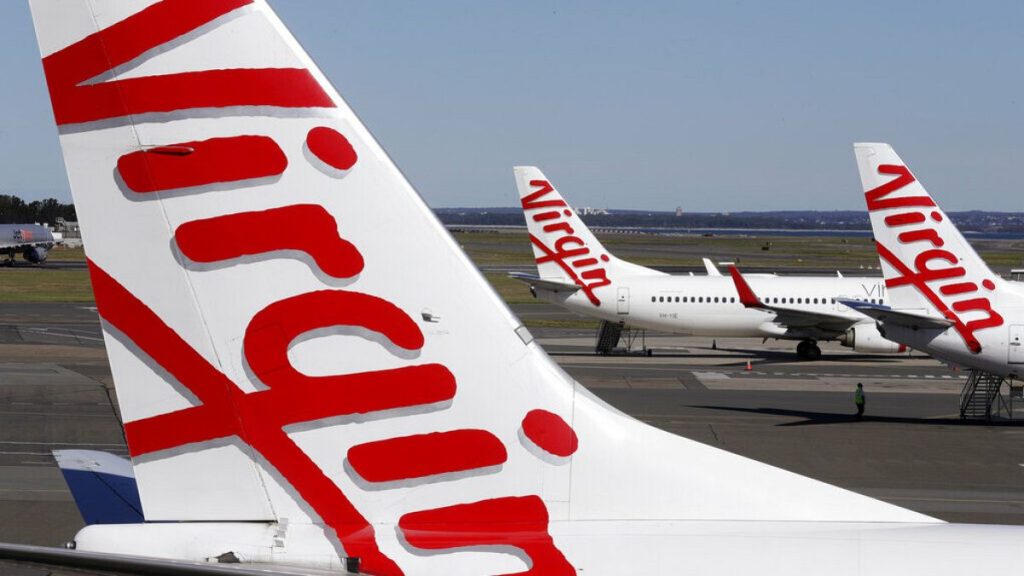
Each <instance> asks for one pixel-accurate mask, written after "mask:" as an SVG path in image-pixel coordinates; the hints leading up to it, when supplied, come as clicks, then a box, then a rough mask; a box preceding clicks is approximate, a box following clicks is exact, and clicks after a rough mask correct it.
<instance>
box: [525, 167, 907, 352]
mask: <svg viewBox="0 0 1024 576" xmlns="http://www.w3.org/2000/svg"><path fill="white" fill-rule="evenodd" d="M514 172H515V177H516V185H517V187H518V188H519V196H520V201H521V202H522V206H523V213H524V215H525V217H526V227H527V229H528V231H529V234H530V242H531V243H532V244H533V253H534V256H535V257H536V261H537V272H538V275H531V274H522V273H512V274H511V276H512V277H514V278H517V279H519V280H522V281H523V282H526V283H528V284H530V286H531V288H532V291H533V294H534V295H535V296H537V297H539V298H542V299H544V300H547V301H549V302H553V303H555V304H558V305H560V306H563V307H565V308H566V309H568V310H571V311H573V312H576V313H578V314H582V315H584V316H591V317H595V318H600V319H601V320H604V321H606V322H610V323H613V324H612V326H611V327H610V328H609V327H608V325H605V328H604V329H605V330H608V329H612V330H614V329H616V328H617V327H618V326H617V325H628V326H632V327H634V328H646V329H652V330H663V331H666V332H674V333H678V334H688V335H695V336H713V337H726V336H733V337H756V338H777V339H783V340H798V341H799V342H800V343H799V344H798V345H797V348H796V351H797V355H798V356H800V357H801V358H806V359H810V360H816V359H818V358H820V357H821V349H820V348H818V344H817V342H818V341H819V340H838V341H839V342H840V343H841V344H842V345H843V346H847V347H850V348H853V349H854V350H856V351H857V352H878V353H896V352H901V351H903V350H904V349H905V347H903V346H901V345H900V344H897V343H895V342H892V341H890V340H886V339H885V338H883V337H882V336H881V335H880V334H879V333H878V329H877V327H876V325H875V322H874V321H873V320H871V319H869V318H866V317H865V316H864V315H863V314H860V313H858V312H856V311H854V310H851V309H850V308H849V307H847V306H845V305H843V304H840V303H838V301H837V300H838V299H839V298H851V299H855V300H862V301H865V302H873V303H877V304H884V303H885V298H886V295H885V286H884V285H883V283H882V279H881V278H857V277H849V278H844V277H842V276H841V275H838V274H837V275H836V276H785V277H783V276H775V275H753V276H750V277H744V276H742V275H741V274H740V272H739V270H738V269H737V268H736V267H735V266H731V267H730V276H729V277H725V276H722V275H721V274H720V273H719V272H718V270H717V268H715V267H714V265H713V264H711V263H710V261H708V260H707V259H705V261H704V265H705V267H706V268H707V270H708V275H707V276H673V275H669V274H665V273H663V272H659V271H657V270H653V269H651V268H645V267H643V266H638V265H636V264H632V263H630V262H626V261H624V260H620V259H619V258H616V257H615V255H613V254H612V253H611V252H609V251H608V250H607V249H606V248H605V247H604V246H602V245H601V243H600V242H599V241H598V240H597V238H595V237H594V235H593V233H591V231H590V229H588V228H587V225H586V224H584V223H583V220H581V219H580V218H579V216H578V215H577V214H576V213H575V211H574V210H573V209H572V208H571V207H570V206H569V204H568V203H567V202H566V201H565V199H563V198H562V196H561V195H560V194H559V193H558V191H557V190H555V188H554V186H552V184H551V182H550V181H549V180H548V179H547V178H546V177H545V176H544V174H543V173H541V171H540V170H539V169H538V168H536V167H533V166H519V167H516V168H515V170H514Z"/></svg>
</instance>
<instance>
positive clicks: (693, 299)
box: [651, 296, 885, 304]
mask: <svg viewBox="0 0 1024 576" xmlns="http://www.w3.org/2000/svg"><path fill="white" fill-rule="evenodd" d="M673 299H674V300H673ZM854 300H859V301H861V302H870V303H872V304H885V299H884V298H854ZM673 301H675V302H676V303H680V302H681V303H683V304H720V303H721V304H734V303H735V302H736V297H735V296H730V297H729V298H726V297H725V296H722V297H718V296H715V297H714V298H712V297H711V296H651V302H669V303H671V302H673ZM764 302H765V304H835V303H836V299H835V298H787V297H783V298H778V297H774V296H773V297H771V298H765V299H764Z"/></svg>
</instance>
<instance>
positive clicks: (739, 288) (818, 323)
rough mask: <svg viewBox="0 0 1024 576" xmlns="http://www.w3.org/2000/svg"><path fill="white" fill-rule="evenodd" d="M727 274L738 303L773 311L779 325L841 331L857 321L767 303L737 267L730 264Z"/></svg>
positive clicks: (847, 317)
mask: <svg viewBox="0 0 1024 576" xmlns="http://www.w3.org/2000/svg"><path fill="white" fill-rule="evenodd" d="M729 274H730V275H732V280H733V283H734V284H735V285H736V292H738V293H739V296H740V303H742V304H743V306H745V307H747V308H755V309H757V310H764V311H765V312H773V313H774V314H775V323H776V324H779V325H781V326H785V327H787V328H818V329H822V330H830V331H837V332H842V331H844V330H846V329H847V328H849V327H850V326H853V325H854V324H856V323H857V322H858V320H857V319H855V318H850V317H849V316H843V315H841V314H829V313H827V312H815V311H812V310H802V309H799V308H789V307H786V306H775V305H772V304H767V303H765V302H763V301H762V300H761V299H760V298H758V296H757V294H755V293H754V290H753V289H752V288H751V287H750V284H748V283H747V280H746V279H745V278H744V277H743V274H741V273H740V270H739V268H737V267H736V266H734V265H730V266H729Z"/></svg>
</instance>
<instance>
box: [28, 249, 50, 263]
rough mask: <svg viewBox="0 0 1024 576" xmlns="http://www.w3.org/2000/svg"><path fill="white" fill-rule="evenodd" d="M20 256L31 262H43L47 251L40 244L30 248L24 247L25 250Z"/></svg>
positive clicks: (47, 254)
mask: <svg viewBox="0 0 1024 576" xmlns="http://www.w3.org/2000/svg"><path fill="white" fill-rule="evenodd" d="M22 256H24V257H25V260H28V261H29V262H31V263H33V264H42V263H43V262H46V257H47V256H49V253H48V252H47V251H46V248H43V247H42V246H32V247H30V248H25V252H23V253H22Z"/></svg>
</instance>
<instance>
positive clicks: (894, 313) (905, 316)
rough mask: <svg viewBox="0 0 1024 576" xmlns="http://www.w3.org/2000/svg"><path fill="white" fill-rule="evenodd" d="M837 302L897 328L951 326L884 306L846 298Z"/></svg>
mask: <svg viewBox="0 0 1024 576" xmlns="http://www.w3.org/2000/svg"><path fill="white" fill-rule="evenodd" d="M839 302H841V303H842V304H845V305H846V306H849V307H850V308H853V309H854V310H856V311H858V312H860V313H861V314H864V315H865V316H868V317H870V318H874V319H875V320H878V321H879V322H884V323H886V324H896V325H899V326H905V327H907V328H918V329H920V328H941V329H945V328H949V327H950V326H952V325H953V322H952V321H951V320H947V319H945V318H937V317H935V316H928V315H926V314H916V313H914V312H907V311H903V310H893V309H892V308H890V307H889V306H886V305H884V304H872V303H871V302H863V301H861V300H851V299H848V298H840V299H839Z"/></svg>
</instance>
